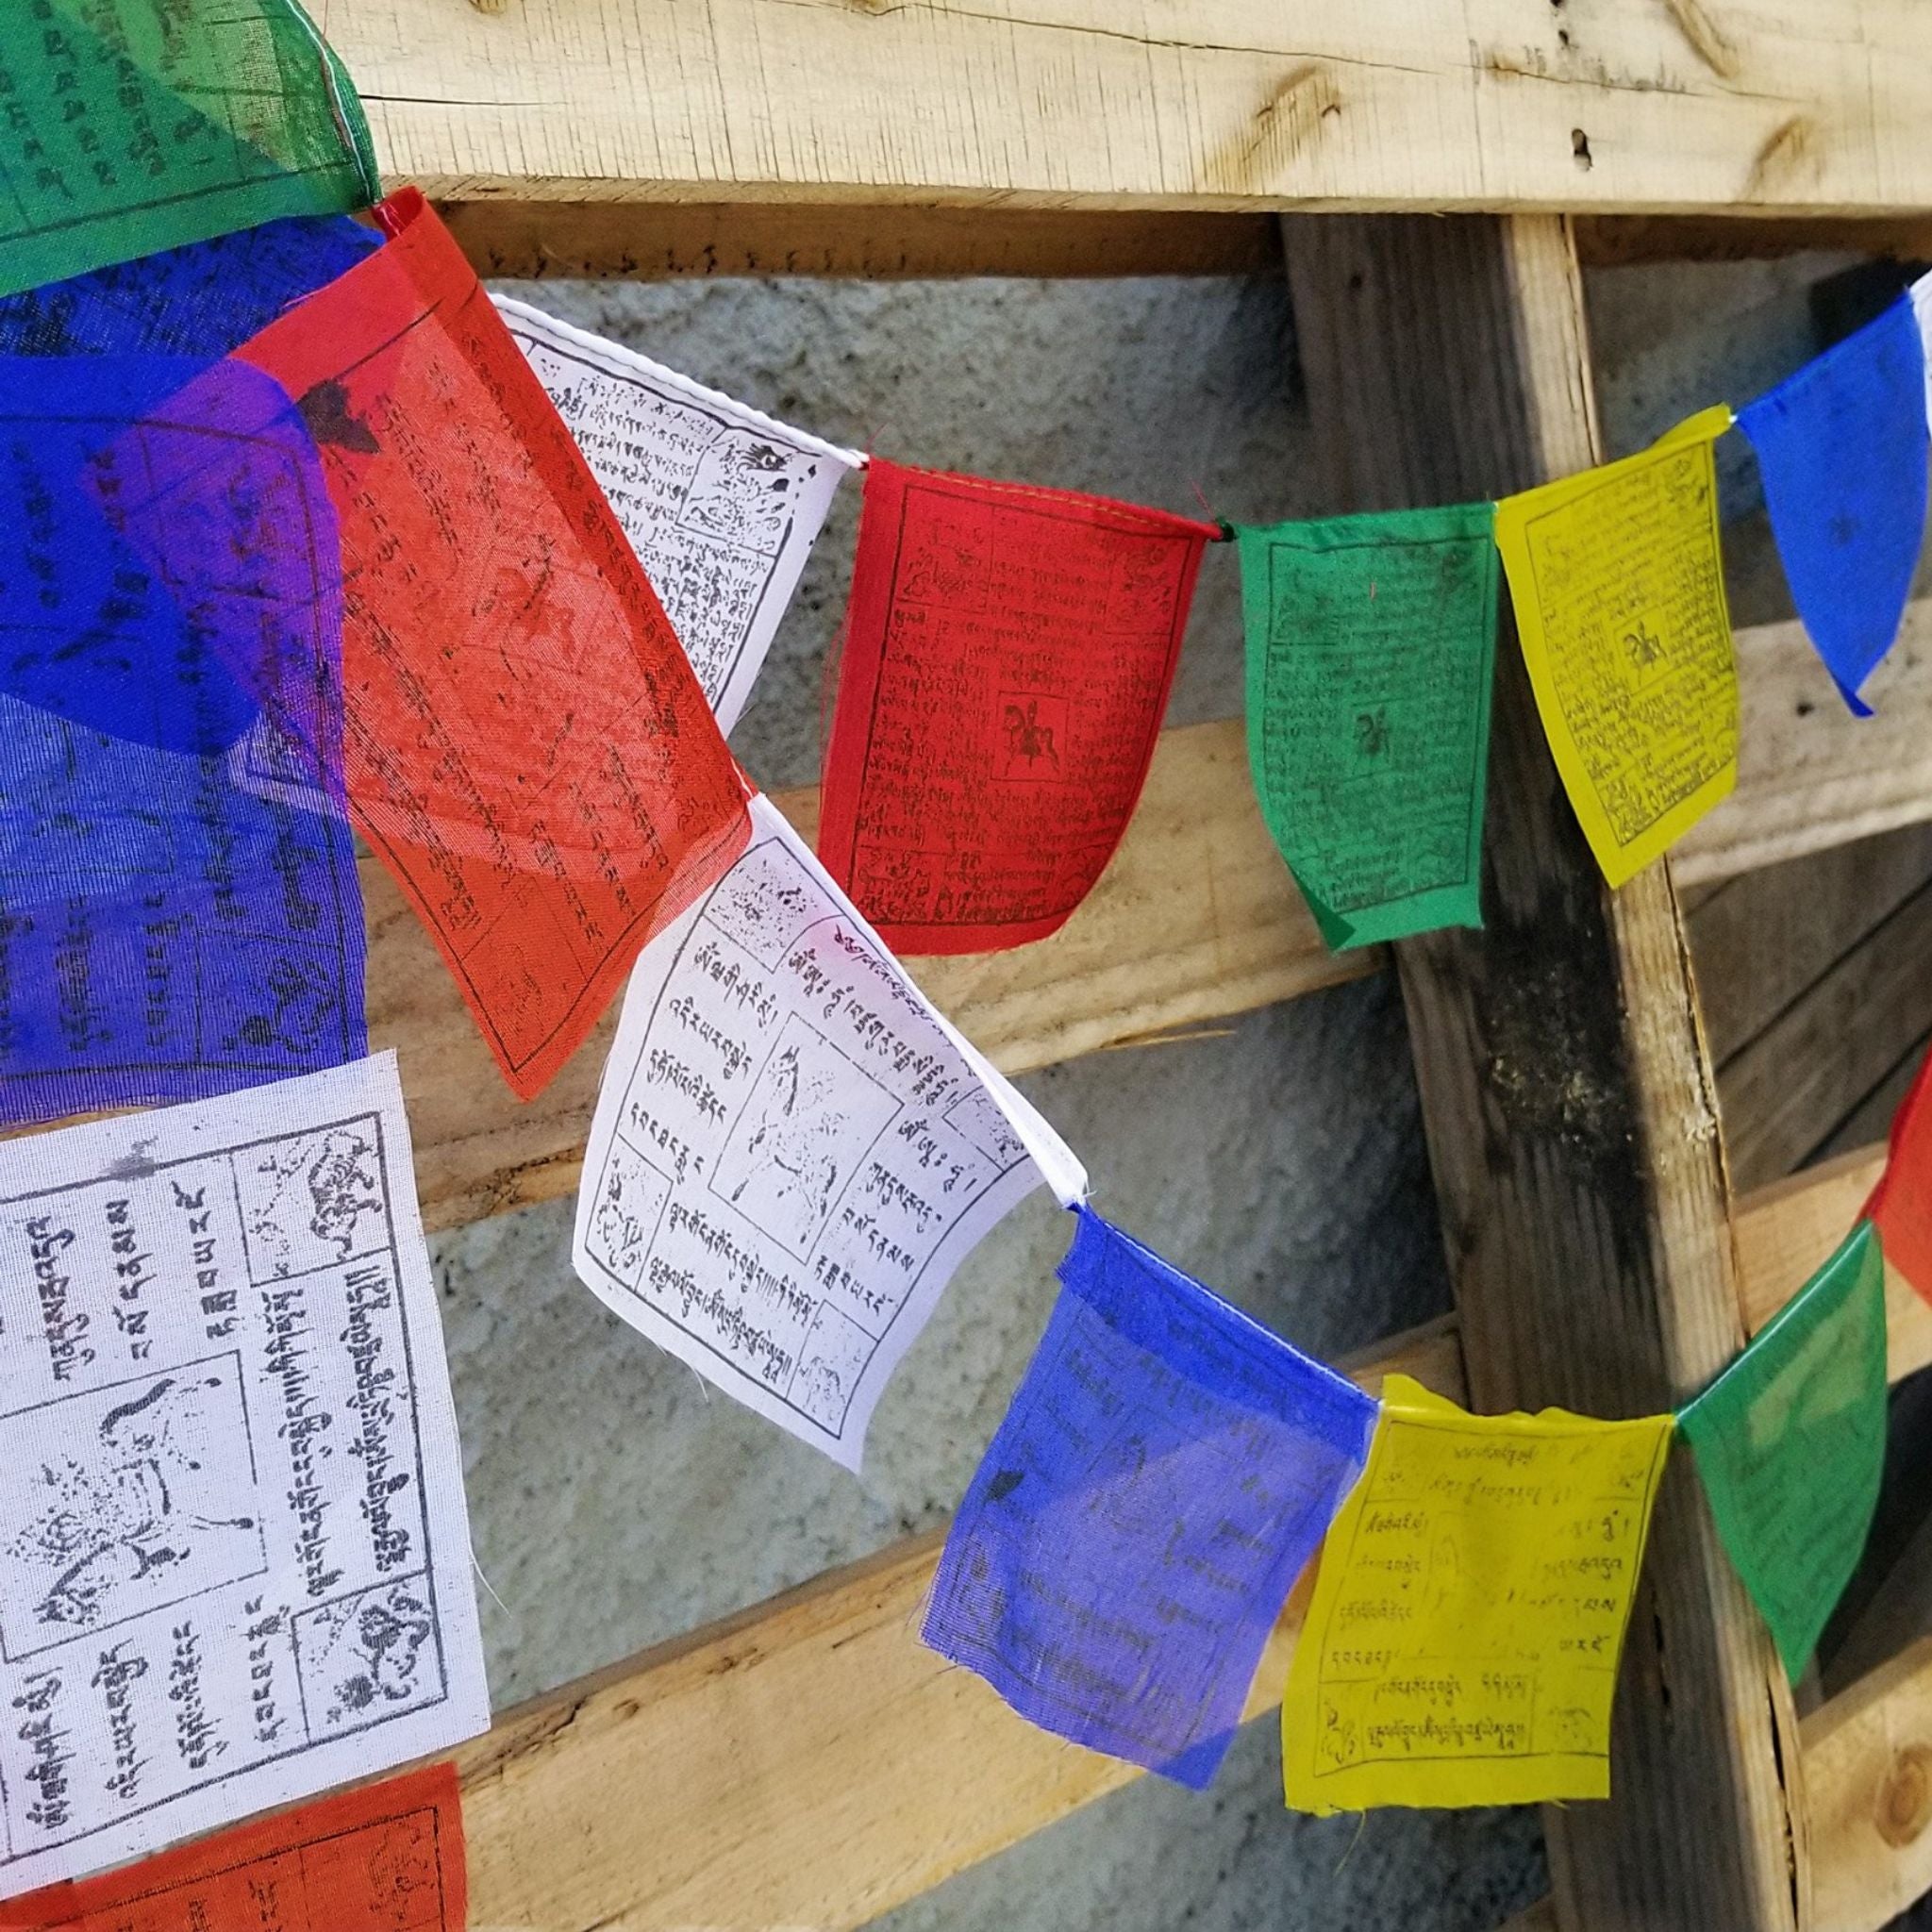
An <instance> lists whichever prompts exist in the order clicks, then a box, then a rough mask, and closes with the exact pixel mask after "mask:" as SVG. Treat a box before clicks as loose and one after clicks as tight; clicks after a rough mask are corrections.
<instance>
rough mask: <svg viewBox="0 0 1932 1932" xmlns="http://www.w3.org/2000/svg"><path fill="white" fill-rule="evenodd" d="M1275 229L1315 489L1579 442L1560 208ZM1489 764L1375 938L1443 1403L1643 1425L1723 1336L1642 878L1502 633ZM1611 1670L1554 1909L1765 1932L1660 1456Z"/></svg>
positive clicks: (1771, 1845) (1687, 1054) (1762, 1700)
mask: <svg viewBox="0 0 1932 1932" xmlns="http://www.w3.org/2000/svg"><path fill="white" fill-rule="evenodd" d="M1557 17H1558V18H1561V17H1563V16H1562V15H1560V14H1558V15H1557ZM1694 17H1695V18H1697V19H1699V20H1703V19H1705V18H1706V17H1705V16H1704V15H1702V14H1699V15H1696V16H1694ZM1286 227H1287V231H1288V242H1287V245H1288V258H1289V276H1290V286H1291V292H1292V296H1293V301H1294V311H1295V322H1296V328H1297V332H1298V336H1299V339H1300V343H1301V349H1302V363H1303V369H1304V373H1305V375H1306V377H1307V389H1308V396H1309V404H1310V409H1311V412H1312V414H1313V417H1314V422H1315V426H1316V431H1317V434H1318V437H1319V438H1320V439H1321V441H1322V442H1323V445H1324V448H1325V450H1326V452H1327V456H1328V470H1329V482H1330V485H1331V493H1333V494H1335V495H1338V496H1339V497H1340V498H1341V506H1342V507H1345V508H1363V509H1374V508H1396V507H1400V506H1402V505H1404V504H1410V503H1444V502H1447V503H1454V502H1458V501H1463V500H1466V499H1469V498H1480V497H1483V496H1488V495H1491V494H1492V493H1495V492H1499V491H1512V490H1520V489H1523V488H1525V487H1526V486H1528V485H1531V484H1534V483H1537V482H1540V481H1541V480H1543V479H1545V478H1547V477H1551V476H1559V475H1566V474H1569V473H1572V472H1574V471H1578V470H1582V469H1586V468H1588V467H1589V466H1590V465H1591V463H1593V462H1594V461H1596V460H1598V459H1599V456H1600V448H1599V437H1598V432H1597V425H1596V422H1595V411H1594V407H1593V403H1592V398H1591V375H1590V355H1589V349H1588V345H1587V343H1586V341H1585V331H1584V322H1583V295H1582V286H1581V277H1580V273H1579V271H1578V269H1577V265H1576V260H1575V254H1574V246H1573V244H1572V241H1571V237H1570V233H1569V230H1568V227H1567V225H1565V224H1563V223H1562V222H1560V221H1557V220H1554V219H1548V218H1537V217H1519V218H1516V219H1514V220H1510V221H1507V222H1501V221H1491V220H1472V221H1464V222H1454V221H1447V222H1445V221H1429V220H1424V219H1419V218H1386V217H1385V218H1381V219H1376V218H1360V219H1357V218H1350V217H1332V218H1325V219H1323V220H1320V221H1315V220H1292V219H1291V221H1290V222H1289V223H1287V224H1286ZM1490 770H1491V789H1490V804H1489V816H1488V829H1487V833H1486V838H1485V847H1486V849H1485V855H1484V857H1485V865H1484V913H1485V918H1486V920H1487V922H1488V925H1487V930H1485V931H1484V932H1482V933H1480V934H1472V933H1460V932H1454V933H1438V934H1432V935H1429V936H1428V937H1426V938H1424V939H1419V940H1414V941H1405V942H1404V943H1402V944H1401V945H1399V946H1397V947H1396V949H1395V956H1396V964H1397V967H1398V969H1399V971H1400V973H1401V975H1402V985H1403V994H1404V999H1405V1002H1406V1004H1407V1009H1408V1018H1409V1034H1410V1037H1411V1039H1412V1040H1413V1041H1414V1043H1415V1054H1416V1071H1417V1076H1418V1083H1419V1086H1420V1088H1421V1093H1422V1103H1423V1120H1424V1129H1425V1131H1426V1133H1427V1135H1428V1141H1429V1151H1430V1159H1431V1164H1432V1166H1433V1168H1434V1171H1435V1177H1436V1189H1437V1196H1438V1199H1439V1201H1440V1203H1441V1214H1442V1223H1443V1227H1444V1231H1445V1236H1446V1239H1447V1243H1448V1248H1449V1261H1450V1273H1451V1276H1452V1279H1453V1280H1454V1282H1455V1284H1456V1291H1457V1307H1458V1310H1459V1312H1460V1316H1461V1323H1462V1338H1463V1353H1464V1361H1465V1367H1466V1371H1467V1374H1468V1378H1469V1383H1470V1391H1471V1394H1472V1396H1473V1398H1474V1401H1475V1402H1476V1404H1477V1406H1478V1407H1482V1408H1485V1409H1508V1408H1517V1407H1522V1408H1532V1409H1533V1408H1537V1407H1541V1406H1543V1405H1544V1404H1547V1403H1556V1404H1560V1405H1561V1406H1563V1407H1569V1408H1575V1409H1580V1410H1582V1411H1583V1412H1585V1413H1587V1414H1594V1415H1604V1416H1611V1417H1619V1416H1637V1415H1645V1414H1654V1413H1656V1412H1657V1410H1659V1409H1668V1408H1674V1407H1676V1406H1677V1405H1678V1404H1679V1403H1680V1402H1682V1401H1683V1400H1685V1399H1686V1398H1687V1397H1689V1396H1690V1395H1691V1394H1692V1393H1694V1392H1695V1391H1697V1390H1698V1389H1700V1388H1702V1387H1703V1386H1704V1385H1705V1384H1706V1383H1707V1381H1708V1380H1709V1379H1710V1377H1711V1376H1712V1375H1714V1374H1716V1373H1717V1372H1718V1371H1719V1370H1720V1369H1722V1368H1723V1367H1724V1364H1725V1363H1726V1362H1727V1361H1728V1360H1730V1359H1731V1358H1732V1357H1733V1356H1735V1354H1736V1353H1737V1351H1738V1349H1739V1347H1740V1345H1741V1343H1742V1341H1743V1327H1742V1322H1741V1318H1740V1303H1739V1297H1738V1290H1737V1282H1736V1278H1735V1273H1734V1259H1733V1250H1732V1243H1731V1238H1730V1227H1729V1200H1728V1191H1727V1188H1726V1184H1725V1178H1724V1162H1723V1156H1722V1152H1721V1148H1720V1144H1719V1134H1718V1123H1717V1110H1716V1094H1715V1091H1714V1086H1713V1082H1712V1077H1711V1072H1710V1067H1709V1064H1708V1061H1707V1058H1706V1054H1705V1050H1704V1043H1703V1038H1702V1034H1701V1031H1700V1028H1699V1024H1698V1019H1697V1002H1696V994H1695V991H1694V990H1693V988H1692V986H1691V977H1690V971H1689V966H1688V963H1687V959H1686V954H1685V944H1684V936H1683V931H1682V927H1681V924H1680V923H1679V919H1678V913H1677V907H1676V901H1675V897H1674V893H1673V891H1672V887H1671V882H1670V875H1669V871H1668V868H1666V867H1664V866H1653V867H1651V868H1650V869H1649V870H1648V871H1647V872H1645V873H1642V874H1640V875H1639V876H1638V877H1637V878H1635V879H1633V880H1632V881H1631V882H1630V883H1629V884H1628V885H1626V886H1625V887H1624V889H1623V890H1622V891H1618V892H1616V893H1611V892H1609V891H1607V890H1606V888H1605V886H1604V883H1603V878H1602V874H1600V872H1599V871H1598V868H1597V866H1596V864H1595V861H1594V860H1593V859H1592V858H1591V854H1590V852H1589V850H1588V849H1587V847H1586V846H1585V844H1584V841H1583V840H1582V837H1581V835H1580V833H1579V832H1578V829H1577V827H1576V824H1575V820H1574V817H1573V815H1572V813H1571V812H1570V810H1569V809H1568V807H1567V805H1566V804H1565V802H1564V797H1563V792H1562V788H1561V785H1560V783H1559V781H1558V779H1557V773H1556V769H1555V766H1554V764H1553V762H1552V760H1551V758H1550V754H1549V750H1548V746H1547V743H1546V741H1545V740H1544V737H1543V734H1542V730H1541V724H1540V723H1539V722H1538V719H1537V714H1536V708H1535V704H1534V701H1533V699H1532V697H1531V695H1530V691H1529V685H1528V679H1527V677H1526V675H1524V670H1523V665H1522V660H1521V657H1520V654H1519V653H1518V652H1517V651H1516V650H1515V649H1514V648H1513V644H1511V643H1508V642H1506V644H1505V647H1504V649H1503V650H1502V652H1501V653H1500V654H1499V658H1498V665H1497V681H1496V697H1495V725H1494V730H1493V734H1492V739H1491V758H1490ZM1623 1682H1624V1694H1623V1695H1622V1696H1621V1697H1620V1698H1619V1699H1618V1702H1617V1708H1616V1715H1615V1722H1614V1729H1613V1737H1612V1747H1611V1748H1612V1752H1613V1756H1614V1760H1615V1765H1616V1773H1615V1780H1614V1789H1613V1794H1612V1796H1611V1798H1610V1800H1609V1802H1608V1803H1607V1804H1603V1805H1583V1806H1572V1807H1547V1808H1546V1810H1545V1813H1544V1835H1545V1838H1546V1840H1547V1841H1548V1845H1549V1850H1550V1865H1551V1872H1552V1876H1553V1885H1552V1892H1553V1896H1554V1898H1555V1900H1556V1906H1557V1918H1558V1922H1559V1924H1562V1925H1563V1926H1564V1927H1566V1928H1584V1927H1588V1928H1598V1927H1606V1926H1612V1925H1643V1926H1646V1927H1648V1928H1652V1932H1779V1928H1790V1927H1793V1926H1794V1925H1795V1924H1797V1900H1798V1898H1800V1897H1802V1895H1803V1888H1804V1882H1805V1864H1804V1860H1805V1851H1804V1841H1803V1826H1802V1801H1801V1799H1800V1798H1799V1797H1798V1794H1797V1793H1796V1792H1794V1791H1793V1790H1791V1789H1790V1781H1789V1774H1788V1770H1787V1767H1788V1766H1789V1765H1790V1762H1791V1758H1792V1749H1791V1747H1792V1745H1793V1743H1794V1740H1795V1730H1794V1726H1795V1715H1794V1712H1793V1710H1792V1708H1791V1704H1790V1692H1789V1690H1788V1688H1787V1686H1786V1684H1785V1681H1784V1674H1783V1672H1782V1670H1781V1669H1780V1668H1779V1667H1778V1665H1777V1662H1776V1659H1775V1657H1774V1655H1773V1653H1772V1651H1771V1648H1770V1646H1769V1645H1768V1643H1767V1641H1766V1640H1765V1635H1764V1630H1763V1626H1762V1624H1761V1623H1760V1621H1759V1620H1758V1619H1757V1615H1756V1613H1755V1611H1754V1610H1753V1609H1752V1607H1751V1606H1750V1603H1749V1600H1748V1599H1747V1598H1746V1596H1745V1594H1744V1591H1743V1589H1742V1586H1741V1585H1740V1582H1739V1581H1738V1578H1737V1576H1736V1574H1735V1573H1734V1572H1733V1571H1732V1570H1731V1568H1730V1566H1729V1563H1728V1561H1727V1559H1726V1557H1725V1556H1724V1551H1723V1548H1722V1546H1721V1544H1720V1543H1719V1541H1718V1538H1717V1534H1716V1530H1715V1526H1714V1525H1713V1524H1712V1522H1711V1519H1710V1515H1709V1511H1708V1509H1707V1507H1706V1505H1705V1502H1704V1499H1703V1496H1702V1493H1701V1491H1699V1489H1698V1487H1697V1484H1696V1480H1695V1475H1694V1473H1693V1472H1692V1471H1691V1468H1690V1466H1689V1464H1688V1462H1678V1463H1674V1464H1673V1465H1672V1466H1671V1468H1670V1469H1669V1470H1667V1472H1666V1474H1665V1478H1664V1482H1663V1486H1662V1491H1661V1493H1660V1495H1659V1498H1658V1503H1657V1514H1656V1518H1655V1521H1654V1524H1653V1527H1652V1531H1651V1539H1650V1550H1649V1554H1648V1556H1647V1557H1646V1560H1645V1565H1644V1574H1643V1579H1642V1582H1641V1585H1640V1591H1639V1595H1638V1600H1637V1607H1636V1610H1635V1613H1634V1614H1633V1616H1632V1618H1631V1622H1630V1626H1629V1632H1628V1636H1627V1639H1626V1642H1625V1648H1624V1678H1623Z"/></svg>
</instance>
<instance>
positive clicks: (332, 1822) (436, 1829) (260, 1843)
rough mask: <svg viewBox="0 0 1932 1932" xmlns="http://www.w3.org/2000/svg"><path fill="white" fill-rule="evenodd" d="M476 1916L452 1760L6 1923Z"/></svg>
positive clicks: (120, 1927)
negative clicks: (470, 1900)
mask: <svg viewBox="0 0 1932 1932" xmlns="http://www.w3.org/2000/svg"><path fill="white" fill-rule="evenodd" d="M244 1802H245V1801H244ZM467 1921H468V1898H467V1885H466V1881H465V1876H464V1868H463V1814H462V1806H461V1803H460V1801H459V1799H458V1793H457V1774H456V1769H455V1767H454V1766H453V1765H448V1764H437V1765H432V1766H430V1767H429V1769H428V1770H426V1771H418V1772H412V1773H410V1774H408V1776H406V1777H397V1778H390V1779H388V1780H387V1781H386V1782H384V1783H382V1784H378V1785H368V1786H365V1787H364V1788H362V1789H361V1790H354V1791H349V1792H347V1793H345V1794H344V1795H342V1796H341V1797H336V1798H324V1799H322V1800H320V1801H319V1802H317V1803H316V1804H313V1805H304V1806H302V1807H300V1808H299V1809H297V1810H294V1811H284V1812H281V1813H280V1814H279V1815H277V1816H276V1817H274V1818H265V1819H263V1820H262V1821H261V1822H260V1823H259V1824H244V1825H242V1826H239V1827H238V1828H237V1829H235V1830H233V1831H224V1832H217V1833H216V1834H215V1836H214V1837H212V1838H205V1839H200V1840H197V1841H196V1842H195V1843H193V1844H191V1845H184V1846H182V1847H181V1848H180V1849H179V1850H178V1851H173V1852H163V1853H162V1854H161V1856H160V1857H157V1858H143V1859H142V1861H141V1862H140V1863H139V1864H136V1865H125V1866H123V1867H122V1869H121V1870H120V1871H118V1872H109V1873H107V1874H104V1875H103V1876H101V1877H99V1878H90V1879H88V1880H87V1881H85V1882H84V1883H83V1884H79V1885H74V1884H67V1885H50V1886H48V1887H47V1888H46V1889H45V1890H42V1891H31V1892H28V1893H26V1894H25V1896H24V1897H21V1898H17V1899H12V1900H9V1901H8V1902H7V1903H6V1904H4V1905H0V1926H6V1927H10V1928H31V1932H463V1926H464V1925H465V1924H466V1923H467Z"/></svg>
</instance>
